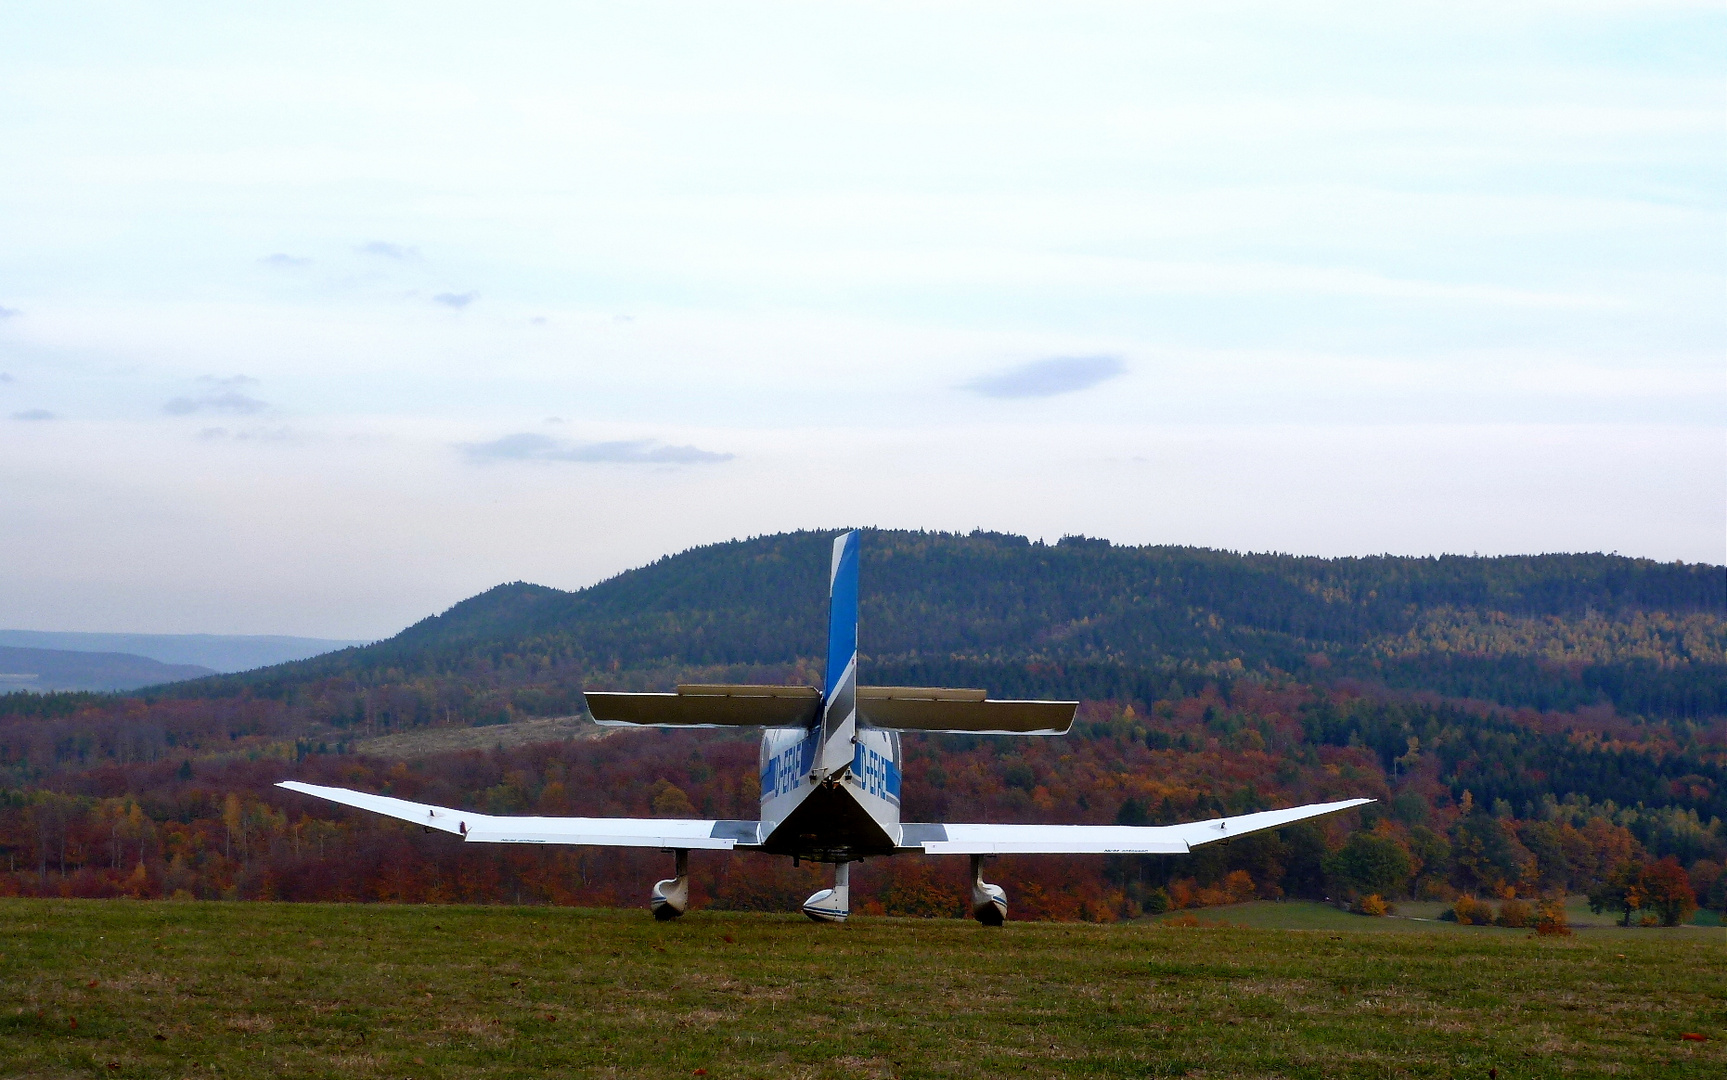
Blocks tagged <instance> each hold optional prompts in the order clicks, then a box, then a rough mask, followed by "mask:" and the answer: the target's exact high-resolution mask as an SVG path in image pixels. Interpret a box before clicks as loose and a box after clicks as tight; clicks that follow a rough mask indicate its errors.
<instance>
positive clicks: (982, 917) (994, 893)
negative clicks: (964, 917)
mask: <svg viewBox="0 0 1727 1080" xmlns="http://www.w3.org/2000/svg"><path fill="white" fill-rule="evenodd" d="M971 917H972V918H974V919H976V920H977V921H978V922H980V923H983V924H984V925H985V926H1000V925H1001V924H1002V923H1004V922H1006V921H1007V893H1005V892H1003V891H1002V888H1001V886H1000V885H991V884H990V883H989V882H987V881H985V880H984V879H983V856H982V855H973V856H972V857H971Z"/></svg>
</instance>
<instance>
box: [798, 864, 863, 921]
mask: <svg viewBox="0 0 1727 1080" xmlns="http://www.w3.org/2000/svg"><path fill="white" fill-rule="evenodd" d="M851 869H852V867H851V863H837V864H835V866H834V887H833V888H831V889H823V890H822V891H821V892H819V893H816V894H815V895H814V896H812V897H810V898H809V899H808V900H805V901H804V914H805V915H808V916H809V917H810V918H812V919H814V920H815V921H816V922H845V921H846V916H848V915H850V914H851V913H852V887H851V883H852V875H851Z"/></svg>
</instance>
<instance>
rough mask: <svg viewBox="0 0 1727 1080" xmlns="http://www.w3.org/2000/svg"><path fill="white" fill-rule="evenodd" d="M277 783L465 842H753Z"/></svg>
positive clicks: (707, 829) (656, 822) (742, 825)
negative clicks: (481, 811) (480, 810)
mask: <svg viewBox="0 0 1727 1080" xmlns="http://www.w3.org/2000/svg"><path fill="white" fill-rule="evenodd" d="M276 786H277V787H283V788H287V789H288V790H289V791H298V792H302V793H303V794H306V795H316V796H317V797H318V798H320V799H329V800H330V801H331V802H338V803H341V804H343V805H344V806H356V807H359V808H360V809H361V810H370V811H372V812H373V813H375V814H384V815H387V816H389V817H393V818H400V819H401V820H403V821H411V822H414V823H415V824H417V825H424V826H426V827H427V828H429V829H438V830H441V831H443V832H447V833H455V834H456V835H458V836H460V837H462V839H464V840H466V841H467V842H468V843H470V844H591V845H594V846H596V847H643V848H707V849H713V850H719V851H730V850H731V849H732V848H734V847H737V846H739V845H740V844H741V845H743V846H744V847H746V848H747V847H753V846H755V844H757V843H758V842H759V841H758V839H757V831H758V830H757V823H756V822H753V821H724V820H708V821H700V820H692V819H688V818H579V817H497V816H494V815H491V814H474V813H469V812H468V811H466V810H451V809H450V808H449V807H446V806H431V805H428V804H426V803H417V802H409V801H407V800H406V799H392V798H390V797H389V796H388V795H368V794H366V793H365V792H363V791H349V790H348V789H347V788H334V787H320V786H319V785H317V784H302V783H300V782H299V781H297V780H285V781H283V782H282V783H280V784H277V785H276Z"/></svg>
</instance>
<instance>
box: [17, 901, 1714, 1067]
mask: <svg viewBox="0 0 1727 1080" xmlns="http://www.w3.org/2000/svg"><path fill="white" fill-rule="evenodd" d="M1252 907H1256V908H1267V907H1284V908H1291V909H1294V908H1297V907H1298V905H1252ZM1302 907H1311V905H1302ZM1334 914H1338V913H1334ZM1307 917H1315V918H1316V917H1317V916H1314V915H1313V914H1312V913H1311V912H1309V913H1308V916H1307ZM1338 917H1339V918H1343V919H1349V920H1351V921H1350V922H1349V923H1347V924H1341V923H1340V924H1337V925H1336V926H1335V927H1333V926H1331V925H1327V926H1324V927H1321V928H1318V929H1309V930H1276V929H1239V928H1231V929H1206V928H1199V929H1193V928H1171V927H1164V926H1158V925H1156V924H1152V923H1137V924H1124V925H1115V926H1090V925H1072V924H1050V923H1041V924H1031V923H1018V924H1015V923H1010V924H1009V925H1008V926H1007V927H1006V928H1005V929H1002V930H985V929H983V928H981V927H978V926H976V925H973V924H970V923H965V922H957V921H942V920H931V921H916V920H891V919H857V920H854V921H853V922H852V923H850V924H847V925H845V926H817V925H814V924H811V923H809V922H807V921H805V920H803V919H802V918H801V917H799V916H795V915H786V916H776V915H728V914H720V913H712V912H697V913H695V914H692V915H691V916H689V917H687V918H686V919H684V920H683V921H681V922H678V923H673V924H669V925H660V924H656V923H654V922H653V921H652V920H651V919H650V918H649V917H648V916H647V914H646V913H645V912H640V911H622V912H620V911H595V910H579V909H558V908H507V907H492V908H473V907H397V906H345V905H328V906H325V905H292V904H261V903H259V904H214V903H134V902H124V901H118V902H96V901H37V900H6V901H0V994H3V998H0V1075H6V1076H49V1077H58V1076H67V1077H82V1076H119V1077H186V1076H197V1077H202V1076H225V1077H243V1076H283V1077H289V1076H291V1077H320V1076H329V1077H398V1078H399V1077H414V1078H416V1080H429V1078H440V1077H470V1076H471V1077H494V1076H496V1077H505V1076H509V1077H515V1076H536V1077H538V1076H548V1075H574V1076H602V1077H604V1076H619V1077H635V1076H641V1077H667V1076H690V1075H693V1074H694V1073H695V1071H696V1070H698V1069H705V1070H706V1075H708V1076H711V1077H828V1076H834V1077H838V1076H882V1077H885V1076H904V1077H947V1076H983V1075H989V1076H997V1075H1011V1076H1073V1077H1083V1076H1111V1077H1113V1076H1180V1075H1191V1076H1214V1077H1222V1076H1230V1077H1235V1076H1252V1077H1270V1076H1278V1077H1314V1078H1317V1077H1388V1076H1398V1077H1487V1076H1488V1075H1489V1070H1490V1069H1497V1070H1498V1075H1499V1076H1500V1077H1504V1078H1511V1077H1549V1076H1551V1077H1560V1076H1569V1077H1587V1076H1600V1075H1606V1074H1616V1075H1619V1076H1628V1077H1641V1076H1675V1077H1676V1076H1721V1075H1727V953H1724V950H1723V944H1724V942H1723V935H1722V932H1721V931H1703V930H1677V931H1644V932H1641V933H1637V932H1621V933H1590V934H1585V935H1579V936H1578V937H1574V938H1570V939H1565V940H1537V939H1534V938H1532V937H1530V936H1529V935H1528V934H1527V933H1520V932H1514V931H1484V932H1466V931H1462V930H1459V929H1457V928H1454V927H1448V928H1445V929H1443V930H1437V931H1434V930H1427V929H1425V927H1426V926H1427V925H1428V924H1419V923H1411V924H1409V925H1410V926H1411V927H1415V928H1416V929H1409V930H1406V932H1402V933H1362V932H1355V930H1354V928H1355V927H1356V926H1359V925H1360V924H1374V923H1379V922H1381V921H1382V920H1369V919H1361V918H1356V917H1351V916H1344V915H1341V914H1338ZM1236 921H1239V917H1238V918H1237V920H1236ZM1346 926H1347V927H1348V928H1347V929H1346V928H1345V927H1346ZM92 983H93V984H94V985H91V984H92ZM74 1019H75V1020H76V1021H77V1023H76V1026H73V1023H72V1021H73V1020H74ZM1684 1032H1697V1033H1701V1034H1703V1035H1706V1036H1708V1039H1709V1041H1706V1042H1690V1041H1682V1040H1681V1039H1680V1035H1681V1033H1684Z"/></svg>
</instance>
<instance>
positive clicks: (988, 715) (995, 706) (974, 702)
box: [857, 686, 1079, 735]
mask: <svg viewBox="0 0 1727 1080" xmlns="http://www.w3.org/2000/svg"><path fill="white" fill-rule="evenodd" d="M857 701H858V716H859V717H861V718H862V719H863V721H864V722H865V723H867V724H869V725H870V726H872V727H878V728H886V729H889V730H893V731H939V732H947V733H950V734H956V735H1065V734H1067V731H1068V729H1069V728H1071V727H1073V717H1074V713H1075V712H1076V711H1077V710H1078V709H1079V702H1077V701H990V700H988V695H987V694H985V692H984V691H982V690H950V689H946V688H943V687H933V686H860V687H858V698H857Z"/></svg>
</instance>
